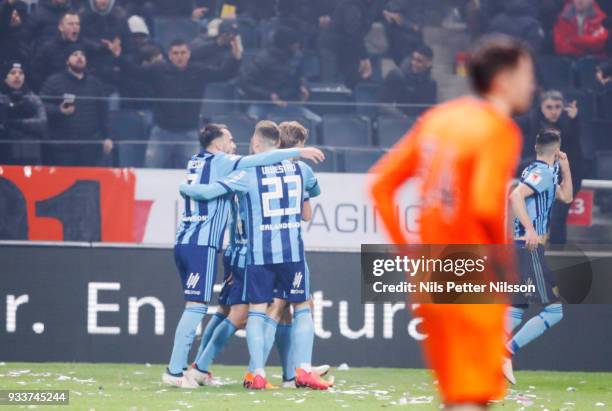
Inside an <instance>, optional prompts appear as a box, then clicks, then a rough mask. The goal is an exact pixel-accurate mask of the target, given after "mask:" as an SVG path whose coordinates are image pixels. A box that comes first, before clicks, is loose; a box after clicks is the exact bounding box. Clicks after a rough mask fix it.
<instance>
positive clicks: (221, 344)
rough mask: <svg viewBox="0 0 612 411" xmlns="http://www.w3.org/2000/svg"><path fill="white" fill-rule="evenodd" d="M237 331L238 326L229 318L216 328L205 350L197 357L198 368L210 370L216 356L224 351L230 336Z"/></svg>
mask: <svg viewBox="0 0 612 411" xmlns="http://www.w3.org/2000/svg"><path fill="white" fill-rule="evenodd" d="M235 332H236V326H234V324H232V322H231V321H230V320H228V319H227V318H226V319H225V320H223V322H222V323H221V324H219V325H218V326H217V327H216V328H215V332H213V335H212V337H211V339H210V342H209V343H208V344H207V345H206V348H205V349H204V352H202V354H201V355H200V356H198V357H197V358H196V366H197V367H198V370H200V371H206V372H208V371H209V368H210V364H212V362H213V361H214V359H215V357H216V356H217V355H218V354H219V353H220V352H221V351H223V348H225V346H226V345H227V342H228V341H229V339H230V337H231V336H232V335H234V333H235Z"/></svg>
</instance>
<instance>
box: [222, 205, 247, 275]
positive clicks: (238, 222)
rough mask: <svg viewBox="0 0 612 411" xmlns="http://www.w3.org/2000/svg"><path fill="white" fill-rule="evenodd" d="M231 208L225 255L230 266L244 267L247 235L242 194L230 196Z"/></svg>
mask: <svg viewBox="0 0 612 411" xmlns="http://www.w3.org/2000/svg"><path fill="white" fill-rule="evenodd" d="M232 197H233V198H232V210H231V215H230V225H229V235H230V239H229V245H228V247H227V249H226V250H225V256H227V257H230V261H231V264H232V266H237V267H240V268H244V267H246V257H247V250H248V241H249V239H248V237H247V235H246V229H247V227H246V213H247V211H246V209H245V204H246V203H245V202H244V201H241V197H243V195H242V194H235V195H233V196H232Z"/></svg>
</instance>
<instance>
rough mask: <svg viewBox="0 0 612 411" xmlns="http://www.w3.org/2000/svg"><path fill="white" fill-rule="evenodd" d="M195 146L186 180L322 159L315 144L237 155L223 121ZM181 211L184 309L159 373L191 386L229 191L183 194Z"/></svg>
mask: <svg viewBox="0 0 612 411" xmlns="http://www.w3.org/2000/svg"><path fill="white" fill-rule="evenodd" d="M199 140H200V146H201V149H200V152H199V153H198V154H196V155H195V156H193V158H192V159H191V160H190V161H189V163H188V164H187V180H188V181H189V182H192V183H199V184H206V183H209V182H213V181H216V180H217V179H220V178H223V177H225V176H228V175H229V174H230V173H232V172H234V171H236V170H243V169H245V168H248V167H253V166H257V165H266V164H274V163H277V162H278V161H281V160H283V159H288V158H292V157H295V156H303V157H305V158H310V159H313V160H314V161H321V160H323V159H324V155H323V153H322V152H321V151H320V150H317V149H315V148H304V149H293V150H276V151H268V152H265V153H261V154H259V155H253V156H246V157H241V156H236V155H230V154H228V153H233V152H234V150H235V148H236V145H235V144H234V141H233V137H232V135H231V133H230V132H229V130H228V129H227V127H225V126H223V125H218V124H209V125H207V126H206V127H204V128H203V129H202V130H201V131H200V133H199ZM184 201H185V205H184V207H185V211H184V212H183V216H182V218H181V222H180V225H179V227H178V230H177V235H176V241H175V246H174V258H175V263H176V266H177V269H178V272H179V275H180V277H181V283H182V286H183V295H184V299H185V309H184V311H183V314H182V315H181V318H180V320H179V322H178V325H177V328H176V332H175V338H174V345H173V348H172V354H171V357H170V363H169V365H168V367H167V369H166V371H165V372H164V373H163V375H162V382H163V383H164V384H167V385H170V386H175V387H180V388H195V387H197V386H198V384H197V383H196V382H195V381H193V380H192V379H191V378H189V377H186V376H185V375H184V374H183V370H184V369H185V368H186V366H187V359H188V355H189V350H190V348H191V344H192V343H193V339H194V337H195V331H196V328H197V326H198V324H199V323H200V322H201V321H202V318H203V317H204V315H205V314H206V311H207V307H208V303H209V302H210V298H211V295H212V287H213V284H214V282H215V277H216V267H217V264H216V255H217V250H220V249H221V245H222V243H223V234H224V231H225V226H226V224H227V218H228V212H229V209H230V207H231V204H230V197H229V196H221V197H218V198H215V199H214V200H212V201H205V200H199V201H198V200H196V201H194V200H192V199H190V198H185V200H184Z"/></svg>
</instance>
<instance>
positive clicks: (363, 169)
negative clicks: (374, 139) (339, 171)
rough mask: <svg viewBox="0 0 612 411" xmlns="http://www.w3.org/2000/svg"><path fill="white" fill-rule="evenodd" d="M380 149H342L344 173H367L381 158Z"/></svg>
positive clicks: (381, 151)
mask: <svg viewBox="0 0 612 411" xmlns="http://www.w3.org/2000/svg"><path fill="white" fill-rule="evenodd" d="M384 153H385V151H384V150H380V149H361V150H358V149H344V150H342V154H343V159H344V171H345V172H346V173H367V172H368V171H369V170H370V169H371V168H372V166H373V165H374V164H375V163H376V162H377V161H378V160H379V159H380V158H381V157H382V156H383V154H384Z"/></svg>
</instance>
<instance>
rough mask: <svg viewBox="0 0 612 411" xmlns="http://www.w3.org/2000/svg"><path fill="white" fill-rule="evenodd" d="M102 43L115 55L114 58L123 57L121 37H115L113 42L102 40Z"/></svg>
mask: <svg viewBox="0 0 612 411" xmlns="http://www.w3.org/2000/svg"><path fill="white" fill-rule="evenodd" d="M100 42H101V43H102V44H104V45H105V46H106V48H108V49H109V50H110V52H111V53H113V56H115V57H119V56H120V55H121V39H120V38H119V37H115V38H114V39H113V41H110V40H107V39H102V40H100Z"/></svg>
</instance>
